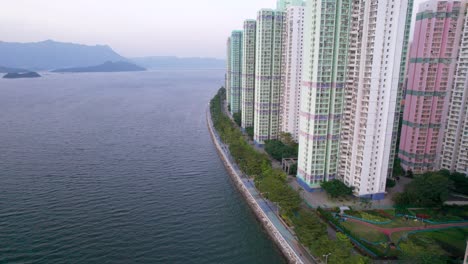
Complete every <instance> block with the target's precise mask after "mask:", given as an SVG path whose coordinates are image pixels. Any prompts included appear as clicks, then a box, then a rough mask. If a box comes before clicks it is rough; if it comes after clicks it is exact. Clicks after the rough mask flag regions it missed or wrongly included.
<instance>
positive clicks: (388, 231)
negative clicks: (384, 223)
mask: <svg viewBox="0 0 468 264" xmlns="http://www.w3.org/2000/svg"><path fill="white" fill-rule="evenodd" d="M346 221H349V222H354V223H359V224H362V225H365V226H368V227H371V228H372V229H375V230H377V231H379V232H381V233H384V234H385V235H386V236H387V237H388V238H390V239H391V235H392V234H393V233H396V232H402V231H419V230H435V229H442V228H451V227H468V223H451V224H439V225H427V226H417V227H393V228H390V227H389V228H386V227H381V226H378V225H374V224H371V223H368V222H365V221H361V220H358V219H354V218H348V219H347V220H346Z"/></svg>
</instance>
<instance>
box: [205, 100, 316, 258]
mask: <svg viewBox="0 0 468 264" xmlns="http://www.w3.org/2000/svg"><path fill="white" fill-rule="evenodd" d="M206 119H207V124H208V130H209V131H210V136H211V138H212V140H213V142H214V144H215V147H216V150H217V152H218V154H219V156H220V157H221V159H222V161H223V163H224V166H225V167H226V170H227V171H228V173H229V175H230V176H231V178H232V180H233V182H234V184H235V186H236V188H237V189H238V190H239V192H240V193H241V194H242V196H244V198H245V199H246V201H247V203H248V205H249V206H250V208H251V209H252V210H253V212H254V213H255V215H256V217H257V218H258V220H259V221H260V222H261V223H262V225H263V227H264V228H265V230H266V231H267V232H268V234H269V235H270V237H271V238H272V239H273V241H274V242H275V243H276V244H277V246H278V247H279V249H280V250H281V252H282V253H283V255H284V256H285V257H286V259H287V260H288V262H289V263H297V264H299V263H301V264H302V263H310V262H308V261H303V259H302V258H301V257H299V255H298V253H296V251H295V250H294V249H293V248H292V247H291V246H290V245H289V243H288V242H287V241H286V239H285V238H284V237H283V235H282V234H281V232H280V231H279V230H278V229H277V228H276V226H275V225H274V224H273V223H272V221H271V220H270V218H269V217H268V216H267V214H266V213H265V212H264V211H263V210H262V208H261V206H260V205H259V204H258V202H257V200H256V199H255V198H254V197H253V195H252V193H250V192H249V190H248V188H247V187H246V185H245V183H244V181H243V180H242V176H241V175H240V174H239V173H238V171H237V170H236V169H235V165H234V164H233V162H232V159H231V157H229V156H228V155H230V154H228V153H229V152H228V150H227V147H226V146H225V145H224V144H223V143H222V142H221V139H220V138H219V135H218V133H217V132H216V130H215V128H214V126H213V122H212V120H211V113H210V111H209V109H208V110H207V113H206ZM299 254H300V253H299Z"/></svg>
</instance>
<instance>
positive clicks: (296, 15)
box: [280, 4, 305, 141]
mask: <svg viewBox="0 0 468 264" xmlns="http://www.w3.org/2000/svg"><path fill="white" fill-rule="evenodd" d="M304 12H305V7H304V5H303V4H301V5H299V6H293V5H291V6H289V7H287V8H286V19H285V20H286V21H285V30H284V46H283V75H282V91H281V112H280V131H281V132H285V133H290V134H291V135H292V137H293V139H294V140H295V141H298V137H299V106H300V98H301V85H302V57H303V45H304V43H303V38H304Z"/></svg>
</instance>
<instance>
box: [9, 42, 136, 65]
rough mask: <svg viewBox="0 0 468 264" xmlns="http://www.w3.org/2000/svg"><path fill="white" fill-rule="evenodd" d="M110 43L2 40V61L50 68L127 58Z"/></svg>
mask: <svg viewBox="0 0 468 264" xmlns="http://www.w3.org/2000/svg"><path fill="white" fill-rule="evenodd" d="M126 60H127V59H126V58H124V57H122V56H120V55H119V54H117V53H116V52H115V51H113V50H112V49H111V48H110V47H109V46H103V45H97V46H87V45H80V44H73V43H62V42H56V41H52V40H46V41H42V42H34V43H14V42H2V41H0V62H1V64H2V65H3V66H6V67H10V68H26V69H32V70H50V69H59V68H68V67H87V66H92V65H97V64H100V63H103V62H105V61H126Z"/></svg>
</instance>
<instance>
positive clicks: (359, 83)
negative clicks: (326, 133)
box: [338, 0, 408, 199]
mask: <svg viewBox="0 0 468 264" xmlns="http://www.w3.org/2000/svg"><path fill="white" fill-rule="evenodd" d="M407 10H408V0H399V1H394V0H370V1H369V0H353V1H352V11H351V24H350V25H351V27H350V34H349V51H348V77H347V82H346V84H345V104H344V109H345V110H344V113H343V117H342V127H341V142H340V155H339V160H340V162H339V164H340V165H339V174H338V175H339V178H341V179H342V180H343V181H344V183H345V184H346V185H348V186H353V187H355V190H354V191H355V195H357V196H360V197H366V198H372V199H383V198H384V194H385V187H386V179H387V175H388V169H389V168H391V166H392V165H391V164H389V162H390V160H391V156H390V155H391V153H393V151H392V146H394V144H392V140H393V134H394V127H395V126H394V124H395V113H396V110H397V104H399V103H400V102H399V101H398V100H397V98H398V90H399V80H400V78H399V77H400V64H401V60H402V48H403V43H407V41H408V40H407V39H405V29H406V23H407V16H406V13H407ZM397 101H398V102H397Z"/></svg>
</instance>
